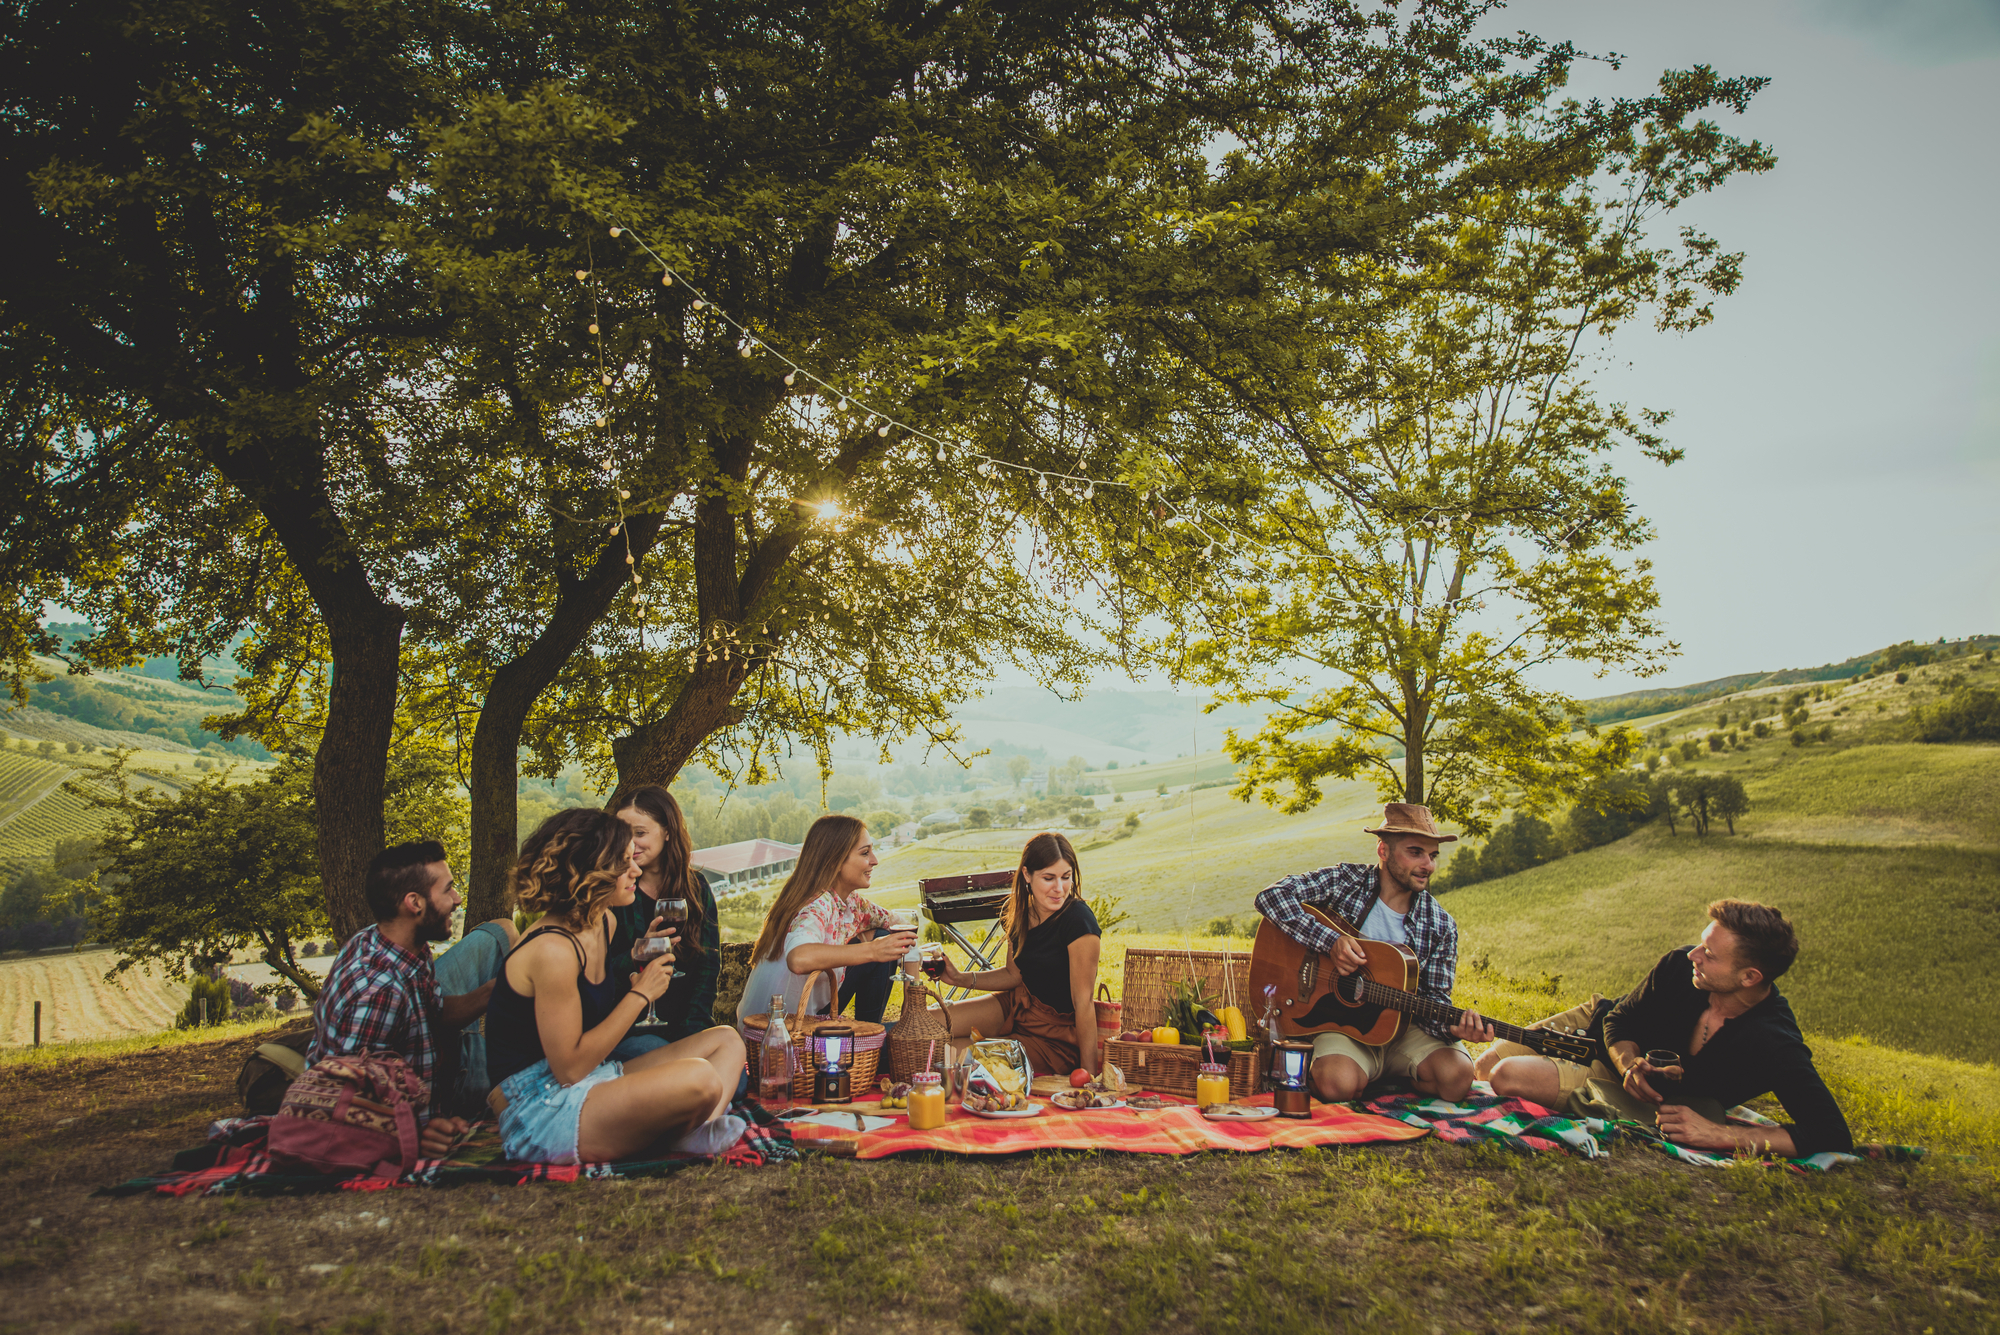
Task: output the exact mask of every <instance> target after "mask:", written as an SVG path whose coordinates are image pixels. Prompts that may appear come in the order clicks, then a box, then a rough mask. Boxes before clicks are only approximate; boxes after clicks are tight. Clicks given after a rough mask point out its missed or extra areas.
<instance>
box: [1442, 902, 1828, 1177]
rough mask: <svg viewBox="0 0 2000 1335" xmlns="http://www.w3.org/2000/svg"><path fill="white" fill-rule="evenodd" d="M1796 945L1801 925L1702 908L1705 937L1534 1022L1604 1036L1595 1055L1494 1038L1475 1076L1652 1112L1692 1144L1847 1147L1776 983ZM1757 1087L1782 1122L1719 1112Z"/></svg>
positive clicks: (1734, 909) (1765, 914)
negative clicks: (1633, 977)
mask: <svg viewBox="0 0 2000 1335" xmlns="http://www.w3.org/2000/svg"><path fill="white" fill-rule="evenodd" d="M1798 953H1799V938H1798V933H1797V932H1796V931H1795V930H1794V929H1793V927H1792V924H1791V922H1790V921H1789V920H1788V919H1787V918H1786V917H1785V915H1784V914H1783V913H1781V912H1779V911H1778V910H1777V909H1775V908H1773V907H1771V906H1770V905H1768V904H1754V903H1751V902H1750V901H1748V900H1742V899H1718V900H1716V901H1715V902H1714V903H1713V904H1710V905H1709V906H1708V926H1707V927H1706V928H1704V929H1703V931H1702V934H1701V940H1700V941H1698V942H1696V943H1695V944H1694V945H1692V946H1679V947H1676V948H1675V949H1673V950H1670V951H1668V952H1667V953H1666V954H1665V955H1664V956H1662V957H1661V959H1660V962H1659V963H1658V964H1656V965H1654V966H1653V971H1652V972H1651V973H1650V974H1648V975H1647V976H1646V977H1645V978H1643V979H1641V980H1640V982H1639V985H1638V986H1637V987H1635V988H1633V989H1632V990H1631V991H1630V992H1628V993H1627V994H1626V995H1625V997H1624V999H1623V1000H1621V1001H1618V1002H1617V1003H1615V1004H1613V1003H1611V1002H1608V1001H1603V1000H1601V999H1599V1000H1596V1001H1593V1002H1591V1003H1586V1004H1585V1005H1582V1006H1578V1007H1577V1008H1575V1009H1574V1010H1570V1011H1565V1012H1563V1013H1562V1014H1560V1015H1552V1016H1550V1017H1548V1018H1547V1019H1545V1020H1538V1021H1536V1022H1535V1024H1536V1026H1546V1025H1555V1026H1556V1027H1558V1028H1563V1029H1580V1030H1583V1031H1584V1032H1586V1033H1589V1034H1591V1035H1592V1036H1593V1037H1598V1038H1600V1039H1601V1042H1602V1046H1603V1050H1604V1056H1603V1057H1602V1058H1600V1059H1599V1060H1598V1061H1596V1062H1593V1063H1592V1064H1591V1065H1589V1066H1587V1067H1586V1066H1577V1065H1574V1064H1572V1063H1570V1062H1565V1061H1556V1060H1554V1059H1552V1058H1548V1057H1541V1056H1537V1055H1536V1054H1535V1053H1533V1052H1530V1051H1529V1050H1528V1049H1527V1048H1524V1047H1521V1046H1519V1045H1517V1044H1514V1043H1504V1042H1503V1043H1495V1044H1494V1045H1493V1046H1492V1047H1490V1048H1488V1049H1487V1050H1486V1052H1485V1053H1484V1054H1483V1055H1482V1056H1481V1057H1480V1059H1479V1072H1480V1074H1481V1075H1483V1076H1485V1077H1486V1078H1487V1079H1488V1080H1490V1081H1491V1082H1492V1083H1493V1092H1494V1093H1496V1094H1504V1095H1509V1096H1512V1097H1515V1098H1522V1099H1527V1100H1529V1101H1530V1102H1533V1103H1539V1104H1541V1105H1542V1106H1543V1107H1546V1108H1564V1109H1566V1110H1568V1111H1570V1112H1572V1113H1578V1112H1582V1113H1587V1114H1588V1115H1591V1116H1603V1115H1605V1111H1606V1109H1607V1108H1609V1109H1610V1110H1611V1111H1612V1112H1614V1113H1615V1114H1616V1115H1618V1116H1621V1117H1625V1118H1628V1119H1631V1120H1633V1121H1639V1122H1656V1123H1657V1125H1658V1127H1659V1130H1660V1134H1661V1135H1663V1136H1665V1137H1666V1138H1667V1139H1668V1140H1671V1141H1675V1142H1676V1143H1678V1144H1682V1145H1689V1146H1693V1147H1694V1148H1696V1149H1705V1150H1747V1151H1750V1152H1751V1153H1755V1154H1776V1155H1779V1156H1781V1157H1784V1158H1800V1157H1804V1156H1806V1155H1812V1154H1819V1153H1822V1152H1825V1151H1835V1152H1842V1153H1844V1152H1846V1151H1848V1150H1851V1149H1853V1148H1854V1137H1853V1135H1852V1134H1851V1133H1850V1132H1849V1131H1848V1129H1847V1119H1846V1118H1845V1117H1843V1116H1842V1115H1841V1111H1840V1104H1839V1103H1837V1102H1836V1101H1835V1100H1834V1097H1833V1094H1832V1093H1831V1091H1829V1090H1828V1089H1827V1087H1826V1082H1825V1081H1824V1080H1822V1079H1820V1075H1819V1072H1818V1071H1817V1070H1816V1069H1814V1067H1813V1059H1812V1049H1810V1048H1808V1047H1807V1046H1806V1041H1805V1039H1804V1038H1802V1037H1801V1036H1800V1034H1799V1022H1798V1019H1797V1017H1796V1016H1794V1015H1793V1014H1792V1007H1791V1003H1790V1002H1788V1001H1787V1000H1785V997H1784V994H1783V993H1781V992H1779V991H1778V987H1777V982H1778V979H1779V978H1781V977H1783V976H1784V975H1785V973H1786V971H1788V970H1789V969H1790V968H1791V967H1792V961H1793V960H1795V959H1797V958H1798ZM1530 1027H1531V1028H1532V1027H1535V1026H1530ZM1656 1058H1657V1059H1658V1060H1657V1061H1656V1060H1655V1059H1656ZM1767 1091H1768V1092H1769V1093H1771V1094H1774V1095H1776V1096H1777V1099H1778V1102H1779V1103H1781V1104H1783V1105H1784V1108H1785V1112H1786V1114H1787V1115H1788V1116H1790V1117H1791V1118H1792V1124H1791V1125H1789V1126H1785V1125H1780V1126H1777V1127H1765V1126H1738V1125H1733V1124H1731V1123H1729V1122H1728V1121H1726V1120H1725V1117H1726V1115H1725V1113H1724V1109H1727V1108H1733V1107H1735V1106H1736V1105H1737V1104H1740V1103H1747V1102H1749V1101H1750V1100H1751V1099H1753V1098H1756V1097H1757V1096H1758V1095H1760V1094H1763V1093H1766V1092H1767ZM1592 1105H1595V1106H1592Z"/></svg>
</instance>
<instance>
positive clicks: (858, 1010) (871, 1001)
mask: <svg viewBox="0 0 2000 1335" xmlns="http://www.w3.org/2000/svg"><path fill="white" fill-rule="evenodd" d="M889 934H890V933H889V929H888V928H886V927H877V928H876V929H875V931H874V933H873V934H872V935H871V934H869V933H861V934H859V935H857V936H856V937H855V938H854V940H855V942H860V941H864V940H872V939H875V938H877V937H884V936H888V935H889ZM898 967H899V966H898V965H897V963H896V961H894V960H881V961H879V962H877V963H874V964H850V965H848V966H847V971H846V972H845V973H844V974H842V975H841V979H840V996H839V997H838V998H837V999H836V1000H835V1001H834V1003H833V1013H834V1014H835V1015H839V1014H840V1013H841V1012H842V1011H844V1010H846V1009H847V1003H848V1000H849V998H852V999H853V1001H854V1018H855V1019H857V1020H861V1021H864V1022H866V1023H868V1024H880V1023H882V1014H883V1012H884V1011H886V1010H888V1009H889V993H890V992H891V991H893V990H894V989H895V986H896V970H897V968H898Z"/></svg>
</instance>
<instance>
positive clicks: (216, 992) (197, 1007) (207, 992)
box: [174, 974, 229, 1029]
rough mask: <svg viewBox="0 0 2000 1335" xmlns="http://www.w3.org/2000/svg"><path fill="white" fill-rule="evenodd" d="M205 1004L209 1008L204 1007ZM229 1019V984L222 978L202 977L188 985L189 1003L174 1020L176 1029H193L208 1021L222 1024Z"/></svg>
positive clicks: (204, 975)
mask: <svg viewBox="0 0 2000 1335" xmlns="http://www.w3.org/2000/svg"><path fill="white" fill-rule="evenodd" d="M203 1002H206V1003H207V1006H206V1007H204V1006H203V1004H202V1003H203ZM228 1018H229V984H228V982H227V981H225V980H223V979H221V978H210V977H208V976H207V975H206V974H203V975H200V976H198V977H196V978H195V980H194V981H193V982H192V983H190V984H189V985H188V1003H187V1005H186V1006H185V1007H184V1008H183V1009H182V1010H181V1013H180V1014H179V1015H178V1016H176V1017H175V1019H174V1028H176V1029H193V1028H195V1027H196V1026H198V1025H200V1024H201V1023H203V1021H204V1019H206V1021H207V1023H209V1024H221V1023H222V1022H223V1021H224V1020H226V1019H228Z"/></svg>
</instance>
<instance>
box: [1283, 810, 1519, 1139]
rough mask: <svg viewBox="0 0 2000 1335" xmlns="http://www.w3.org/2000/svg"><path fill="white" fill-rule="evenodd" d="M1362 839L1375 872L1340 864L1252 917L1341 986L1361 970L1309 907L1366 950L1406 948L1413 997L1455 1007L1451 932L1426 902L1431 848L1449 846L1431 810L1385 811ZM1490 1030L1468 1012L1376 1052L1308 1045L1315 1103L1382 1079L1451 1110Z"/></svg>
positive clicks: (1337, 1040)
mask: <svg viewBox="0 0 2000 1335" xmlns="http://www.w3.org/2000/svg"><path fill="white" fill-rule="evenodd" d="M1366 833H1368V834H1372V835H1375V836H1377V838H1378V839H1379V840H1380V842H1379V843H1377V844H1376V845H1375V859H1376V865H1375V866H1373V867H1370V866H1368V865H1366V864H1364V863H1359V862H1347V863H1341V864H1340V865H1338V866H1333V867H1322V868H1320V869H1319V870H1318V871H1308V872H1300V873H1299V874H1298V875H1296V876H1287V877H1286V878H1285V879H1284V880H1282V881H1279V882H1278V883H1277V884H1276V885H1274V886H1272V887H1271V888H1270V889H1268V890H1266V891H1264V893H1262V894H1260V895H1258V896H1257V911H1258V912H1259V913H1261V914H1263V915H1264V916H1265V917H1266V918H1269V919H1270V920H1271V921H1272V922H1273V923H1275V924H1276V925H1277V926H1278V927H1279V928H1280V929H1281V930H1283V931H1284V933H1285V934H1286V935H1287V936H1290V937H1291V938H1293V939H1294V940H1296V941H1298V942H1299V943H1300V944H1302V945H1305V946H1308V947H1310V948H1311V949H1313V950H1316V951H1319V952H1320V953H1321V954H1323V955H1325V956H1327V957H1328V958H1329V959H1331V960H1332V962H1333V967H1334V968H1335V969H1336V970H1338V971H1339V972H1340V973H1341V974H1342V975H1343V976H1344V975H1347V974H1351V973H1353V972H1354V971H1355V970H1356V969H1359V968H1361V967H1362V965H1364V964H1365V963H1367V956H1366V955H1365V954H1363V953H1362V950H1361V947H1360V946H1359V945H1357V944H1356V943H1355V940H1354V938H1353V937H1349V936H1342V935H1341V934H1340V933H1338V932H1335V931H1333V930H1332V929H1331V928H1329V927H1327V926H1326V924H1324V923H1322V922H1321V921H1320V920H1319V919H1317V918H1315V917H1313V916H1312V915H1311V914H1310V913H1307V912H1306V911H1305V906H1306V905H1308V904H1316V905H1318V906H1319V907H1321V908H1323V909H1325V910H1326V911H1327V912H1329V913H1332V914H1334V915H1336V916H1338V917H1340V918H1343V919H1345V920H1346V921H1348V922H1350V923H1353V924H1355V925H1356V926H1358V927H1359V929H1360V931H1361V935H1362V936H1364V937H1367V938H1369V939H1370V940H1374V941H1389V942H1393V943H1394V944H1396V945H1401V946H1406V947H1408V948H1409V950H1410V952H1411V953H1412V954H1414V955H1415V956H1416V957H1417V991H1418V994H1419V995H1421V996H1423V997H1425V998H1427V999H1429V1000H1432V1001H1437V1002H1441V1003H1442V1004H1444V1005H1446V1006H1450V1005H1453V1004H1454V1003H1453V1002H1452V999H1451V987H1452V982H1453V980H1454V978H1455V977H1456V976H1457V973H1458V924H1457V923H1456V922H1453V921H1452V917H1451V915H1450V914H1449V913H1446V912H1445V911H1444V908H1443V907H1442V906H1441V905H1440V904H1439V903H1438V902H1437V900H1436V898H1435V897H1433V896H1432V894H1431V892H1430V881H1431V875H1432V873H1434V872H1435V871H1437V855H1438V847H1439V846H1440V845H1442V844H1446V843H1450V842H1451V841H1452V840H1454V839H1456V838H1457V836H1456V835H1449V834H1444V833H1442V832H1441V831H1439V829H1438V828H1437V823H1436V822H1435V821H1433V820H1432V819H1431V813H1430V809H1429V808H1428V807H1421V806H1417V805H1414V804H1412V803H1407V802H1391V803H1390V804H1389V805H1388V806H1387V807H1386V808H1384V810H1383V813H1382V821H1381V823H1380V824H1378V825H1375V826H1372V827H1368V828H1367V829H1366ZM1492 1041H1493V1030H1492V1027H1491V1026H1489V1025H1487V1024H1486V1023H1484V1022H1483V1021H1482V1020H1481V1019H1480V1018H1479V1013H1478V1012H1477V1011H1472V1010H1468V1011H1466V1012H1465V1014H1464V1016H1463V1017H1462V1018H1461V1019H1460V1021H1459V1022H1458V1023H1457V1024H1455V1025H1450V1026H1446V1025H1443V1024H1440V1023H1438V1022H1436V1021H1430V1020H1411V1021H1406V1022H1405V1023H1404V1024H1403V1026H1402V1027H1401V1028H1400V1029H1399V1030H1398V1031H1397V1034H1396V1037H1395V1038H1393V1039H1391V1040H1390V1041H1389V1042H1388V1043H1385V1044H1383V1045H1382V1046H1380V1047H1375V1046H1371V1045H1369V1044H1366V1043H1361V1042H1358V1041H1356V1040H1355V1039H1352V1038H1349V1037H1348V1036H1347V1035H1345V1034H1334V1033H1326V1034H1319V1035H1316V1036H1315V1037H1314V1039H1313V1053H1312V1055H1313V1061H1312V1083H1313V1093H1315V1094H1316V1095H1318V1096H1319V1097H1320V1098H1321V1099H1323V1100H1325V1101H1326V1102H1328V1103H1345V1102H1347V1101H1348V1100H1349V1099H1352V1098H1354V1097H1356V1096H1357V1095H1359V1094H1360V1093H1361V1091H1362V1090H1363V1089H1365V1088H1366V1087H1367V1086H1368V1085H1369V1084H1370V1083H1371V1082H1373V1081H1375V1080H1378V1079H1380V1078H1381V1077H1383V1076H1384V1075H1392V1076H1401V1077H1403V1078H1404V1079H1407V1080H1408V1081H1409V1082H1410V1083H1411V1084H1413V1085H1415V1086H1416V1087H1417V1089H1418V1090H1419V1091H1420V1092H1422V1093H1425V1094H1430V1095H1433V1096H1435V1097H1437V1098H1441V1099H1448V1100H1451V1101H1453V1102H1456V1101H1457V1100H1459V1099H1462V1098H1464V1097H1465V1096H1466V1094H1467V1093H1468V1092H1469V1091H1470V1090H1471V1089H1472V1055H1471V1054H1470V1053H1469V1052H1467V1051H1466V1048H1465V1044H1466V1043H1468V1042H1471V1043H1490V1042H1492Z"/></svg>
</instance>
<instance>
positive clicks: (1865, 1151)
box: [1618, 1107, 1925, 1173]
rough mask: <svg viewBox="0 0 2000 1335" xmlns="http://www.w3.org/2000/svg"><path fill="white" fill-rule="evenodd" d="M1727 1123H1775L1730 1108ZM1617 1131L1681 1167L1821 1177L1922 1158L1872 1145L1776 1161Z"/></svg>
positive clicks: (1636, 1128) (1906, 1148) (1910, 1150)
mask: <svg viewBox="0 0 2000 1335" xmlns="http://www.w3.org/2000/svg"><path fill="white" fill-rule="evenodd" d="M1729 1120H1730V1121H1732V1122H1736V1123H1738V1124H1740V1125H1743V1126H1776V1125H1778V1123H1776V1122H1774V1121H1772V1120H1771V1119H1770V1118H1768V1117H1766V1116H1764V1114H1762V1113H1760V1112H1756V1111H1753V1110H1752V1109H1749V1108H1742V1107H1738V1108H1731V1109H1730V1110H1729ZM1618 1125H1619V1126H1620V1128H1621V1129H1623V1130H1625V1131H1627V1132H1629V1133H1630V1134H1631V1135H1632V1137H1633V1139H1635V1140H1637V1141H1639V1142H1640V1143H1641V1144H1643V1145H1650V1146H1652V1147H1653V1148H1654V1149H1656V1150H1658V1151H1659V1152H1660V1153H1662V1154H1664V1155H1666V1156H1667V1157H1668V1158H1670V1159H1679V1160H1680V1161H1681V1162H1682V1163H1692V1164H1701V1165H1702V1166H1703V1167H1706V1168H1736V1167H1744V1166H1747V1167H1752V1168H1782V1169H1784V1170H1785V1171H1786V1172H1789V1173H1824V1172H1826V1171H1828V1170H1829V1169H1833V1168H1839V1167H1840V1166H1841V1165H1843V1164H1851V1163H1863V1162H1866V1161H1868V1160H1871V1159H1872V1160H1875V1161H1877V1162H1883V1163H1908V1162H1911V1161H1913V1160H1916V1159H1921V1158H1923V1157H1924V1154H1925V1151H1924V1148H1923V1147H1922V1146H1921V1145H1885V1144H1882V1143H1880V1142H1874V1143H1870V1144H1866V1145H1856V1146H1855V1147H1854V1152H1853V1153H1852V1154H1843V1153H1840V1152H1838V1151H1834V1150H1827V1151H1823V1152H1821V1153H1819V1154H1808V1155H1806V1156H1805V1157H1804V1158H1802V1159H1780V1158H1777V1157H1775V1156H1771V1155H1760V1154H1747V1153H1743V1154H1739V1153H1736V1152H1734V1151H1731V1150H1697V1149H1691V1148H1689V1147H1688V1146H1686V1145H1676V1144H1674V1142H1672V1141H1671V1140H1668V1139H1667V1138H1666V1137H1665V1136H1663V1135H1661V1134H1660V1130H1659V1128H1658V1127H1653V1126H1647V1125H1646V1124H1645V1123H1643V1122H1620V1123H1619V1124H1618Z"/></svg>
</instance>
